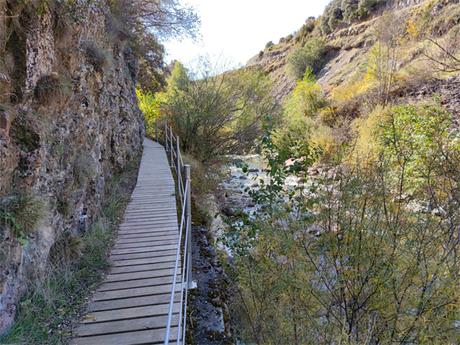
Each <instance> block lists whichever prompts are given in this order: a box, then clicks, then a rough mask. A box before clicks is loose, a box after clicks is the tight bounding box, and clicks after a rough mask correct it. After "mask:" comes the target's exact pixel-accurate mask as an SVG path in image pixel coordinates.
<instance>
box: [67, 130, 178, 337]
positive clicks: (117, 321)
mask: <svg viewBox="0 0 460 345" xmlns="http://www.w3.org/2000/svg"><path fill="white" fill-rule="evenodd" d="M178 237H179V232H178V222H177V210H176V197H175V187H174V180H173V176H172V174H171V168H170V166H169V163H168V160H167V157H166V153H165V150H164V148H163V146H161V145H159V144H158V143H156V142H153V141H151V140H149V139H145V141H144V153H143V156H142V161H141V166H140V170H139V176H138V181H137V185H136V188H135V189H134V192H133V194H132V198H131V201H130V203H129V204H128V207H127V209H126V213H125V217H124V220H123V223H122V224H121V226H120V230H119V232H118V237H117V240H116V242H115V245H114V247H113V249H112V251H111V256H110V259H111V265H112V266H111V269H110V272H109V274H108V275H107V276H106V277H105V280H104V282H103V283H102V284H101V285H100V286H99V288H98V289H97V291H96V292H95V294H94V295H93V297H92V299H91V301H90V303H89V305H88V313H87V314H86V315H85V317H84V318H83V319H82V321H81V322H80V324H79V325H78V327H77V328H76V330H75V335H76V337H75V338H74V339H73V340H72V342H71V344H73V345H95V344H98V345H104V344H110V345H115V344H123V345H135V344H147V343H148V344H162V343H163V342H164V338H165V333H166V324H167V318H168V309H169V300H170V297H171V289H172V282H173V275H174V264H175V260H176V250H177V244H178ZM179 271H180V270H179ZM178 278H179V279H178V281H180V277H178ZM176 291H180V284H178V285H177V287H176ZM179 308H180V306H179V303H176V304H175V305H174V312H175V315H174V318H173V324H172V326H173V328H172V329H171V334H172V338H171V340H175V334H176V332H175V330H176V329H177V324H178V314H177V313H178V311H179Z"/></svg>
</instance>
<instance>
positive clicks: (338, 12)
mask: <svg viewBox="0 0 460 345" xmlns="http://www.w3.org/2000/svg"><path fill="white" fill-rule="evenodd" d="M387 1H388V0H333V1H332V2H331V3H329V5H328V6H327V7H326V9H325V10H324V14H323V16H322V17H321V31H322V32H323V34H326V35H327V34H330V33H331V32H332V31H334V30H335V29H336V28H337V26H338V25H339V24H340V23H346V24H350V23H352V22H354V21H356V20H360V19H363V18H364V17H366V16H368V15H369V14H371V13H372V12H373V11H375V10H376V9H377V8H378V7H379V6H382V5H384V4H385V3H386V2H387Z"/></svg>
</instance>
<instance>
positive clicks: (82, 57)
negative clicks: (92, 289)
mask: <svg viewBox="0 0 460 345" xmlns="http://www.w3.org/2000/svg"><path fill="white" fill-rule="evenodd" d="M18 3H21V2H16V1H5V0H0V9H1V11H0V15H2V14H4V13H7V14H8V13H9V12H12V11H13V10H15V9H18V6H21V5H20V4H18ZM56 3H58V2H56ZM59 3H60V2H59ZM69 3H70V2H69ZM71 3H72V4H71V5H65V6H63V5H62V6H61V5H56V6H55V7H43V6H41V7H33V6H32V5H23V8H22V9H20V14H19V16H18V17H17V18H16V19H12V20H5V18H1V19H0V22H1V23H0V31H2V32H1V35H0V39H1V40H2V42H1V44H2V49H3V50H2V51H1V52H0V53H1V61H0V207H1V208H0V218H1V219H0V242H1V244H0V291H1V295H0V333H1V332H2V331H4V330H5V329H7V328H8V327H9V325H11V322H12V320H13V318H14V315H15V308H16V307H15V305H16V303H17V302H18V300H19V298H20V296H21V294H22V293H23V292H24V290H25V288H26V286H27V283H28V282H30V281H34V280H36V279H39V278H40V277H41V276H42V275H43V273H44V271H45V270H46V268H47V264H48V263H49V261H50V260H51V259H52V258H50V257H49V256H50V252H53V251H52V248H53V245H54V244H55V242H56V241H57V239H58V238H59V237H60V236H61V235H62V234H63V233H65V232H73V233H83V232H85V231H86V229H87V228H88V226H89V225H90V224H91V222H92V221H93V219H94V218H95V217H96V216H97V215H98V213H99V212H100V207H101V201H102V200H103V198H104V189H105V188H104V187H105V184H106V181H107V179H109V178H110V177H111V176H112V175H113V174H114V173H115V172H117V171H119V170H121V169H123V167H124V166H125V165H126V164H127V163H128V162H129V161H130V160H131V159H132V158H133V157H134V156H136V155H138V154H139V153H140V151H141V150H142V138H143V136H144V127H143V118H142V114H141V113H140V111H139V109H138V107H137V100H136V95H135V79H136V74H137V64H136V59H135V58H134V56H133V54H132V52H131V50H130V48H129V45H128V43H127V41H126V38H127V37H126V35H125V34H124V33H123V32H122V31H121V30H118V29H117V26H116V25H115V24H114V21H113V20H112V18H111V16H110V12H109V7H108V5H107V2H106V1H102V0H101V1H83V0H77V1H73V2H71ZM24 6H25V7H24ZM29 6H30V8H28V7H29ZM58 11H61V12H59V13H58ZM12 200H16V203H17V202H18V201H17V200H28V202H27V203H26V206H27V207H26V206H24V205H22V204H21V203H19V204H18V205H20V208H21V207H22V209H20V210H18V209H17V208H16V211H12V208H11V203H12ZM34 203H35V204H36V205H34ZM34 207H35V209H39V210H40V212H37V211H35V212H34V211H33V210H34ZM13 209H14V208H13ZM28 210H30V212H31V213H32V214H31V215H30V217H31V218H33V217H35V219H30V222H29V224H28V225H27V226H28V227H26V226H25V225H24V226H18V223H20V221H18V220H15V219H14V216H15V214H14V212H16V213H17V212H22V213H21V214H22V215H23V216H25V217H26V218H27V217H28V214H27V212H28Z"/></svg>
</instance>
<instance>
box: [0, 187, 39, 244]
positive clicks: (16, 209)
mask: <svg viewBox="0 0 460 345" xmlns="http://www.w3.org/2000/svg"><path fill="white" fill-rule="evenodd" d="M44 215H45V203H44V202H43V201H42V200H41V199H39V198H38V197H37V196H36V195H34V194H31V193H20V194H16V195H13V196H10V197H6V198H4V199H3V200H2V201H1V202H0V220H1V221H2V223H3V224H4V225H6V226H7V227H8V228H9V229H10V231H11V233H12V234H13V236H14V237H15V238H16V239H19V240H22V241H24V240H25V239H26V238H27V236H28V235H30V234H31V233H32V232H33V231H34V230H35V229H36V227H37V225H38V224H39V223H40V221H41V220H42V219H43V217H44Z"/></svg>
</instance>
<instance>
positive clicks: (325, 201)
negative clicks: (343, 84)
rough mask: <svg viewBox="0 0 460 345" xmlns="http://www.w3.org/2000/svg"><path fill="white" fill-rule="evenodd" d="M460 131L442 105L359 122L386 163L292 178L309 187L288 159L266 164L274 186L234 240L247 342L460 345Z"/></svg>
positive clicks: (378, 112) (362, 160) (396, 110)
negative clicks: (291, 183) (294, 184)
mask: <svg viewBox="0 0 460 345" xmlns="http://www.w3.org/2000/svg"><path fill="white" fill-rule="evenodd" d="M452 125H453V119H452V115H451V114H449V113H448V112H447V111H446V110H445V109H444V108H442V107H441V106H440V105H439V104H438V103H436V102H434V103H429V104H420V105H400V106H395V107H392V108H383V107H378V108H376V109H375V110H374V112H373V113H372V114H371V115H370V116H369V117H368V118H367V119H365V120H363V122H362V123H361V124H360V132H361V133H360V135H361V138H360V139H361V141H362V143H363V144H364V143H366V142H369V141H372V142H373V143H375V144H376V146H375V147H374V148H375V151H376V152H377V153H378V159H367V158H368V156H367V155H363V154H360V153H359V152H357V154H356V156H355V157H353V158H352V159H351V160H352V161H353V162H352V164H348V163H346V162H343V161H339V162H337V164H334V165H332V166H327V169H324V170H323V172H319V170H320V169H316V170H317V171H318V172H317V173H316V174H315V175H312V174H308V173H307V171H306V170H305V169H300V170H298V171H294V170H291V171H290V176H292V175H295V176H296V177H298V178H299V180H300V181H303V180H304V179H305V176H306V175H307V176H309V177H310V180H309V181H307V183H304V184H303V183H299V184H298V185H297V187H296V188H295V189H290V188H289V186H285V182H286V178H287V176H288V174H287V173H286V170H285V169H283V165H278V166H277V167H276V169H274V168H273V167H272V165H271V164H273V162H274V161H276V160H275V159H276V157H277V156H280V155H282V152H274V153H272V154H271V155H269V156H267V160H268V162H269V166H270V169H268V174H269V175H270V178H269V179H268V181H269V182H268V184H267V185H265V186H263V187H262V188H261V190H260V192H254V193H253V194H255V197H256V198H257V200H258V201H259V203H260V204H261V211H260V212H259V214H258V216H256V217H255V219H253V220H250V219H245V220H244V222H243V225H238V227H235V228H234V229H232V230H231V231H230V233H229V236H228V237H229V238H230V239H231V240H229V241H228V242H227V244H229V245H230V248H231V249H232V250H234V251H233V253H234V254H235V256H234V259H235V263H236V267H237V271H235V273H236V279H235V280H236V281H237V284H238V288H239V290H238V292H239V294H238V295H237V297H236V300H237V301H236V302H237V303H236V305H235V312H236V314H237V315H238V316H239V321H240V322H239V326H240V327H239V328H240V329H241V335H242V338H243V341H245V342H248V343H252V342H254V343H260V344H279V343H283V344H284V343H288V344H310V343H314V342H317V343H318V344H332V343H333V344H335V343H337V344H339V343H343V344H350V345H352V344H353V345H354V344H356V345H357V344H365V343H372V344H378V343H381V344H392V343H398V344H405V343H406V344H408V343H411V344H425V343H426V344H431V343H432V344H455V343H456V342H457V339H458V326H453V325H456V324H457V320H458V315H459V313H460V307H459V305H458V300H459V298H460V294H459V291H458V289H457V286H458V285H459V283H460V275H459V273H458V270H457V269H456V268H457V267H458V257H459V255H460V238H459V233H458V229H459V226H460V219H459V217H458V209H459V205H460V200H459V197H458V196H459V193H460V190H459V189H460V187H459V184H458V176H459V173H460V171H459V166H460V165H459V162H460V146H459V140H460V139H459V136H458V133H457V131H455V130H454V131H453V130H452ZM281 163H282V164H283V163H284V162H281ZM279 186H281V188H278V187H279ZM273 187H277V188H273ZM267 191H269V192H270V193H271V194H270V198H264V196H265V195H266V193H267ZM259 196H261V197H259ZM350 308H351V310H350ZM370 323H371V324H373V326H372V327H369V324H370ZM344 325H346V326H345V328H344Z"/></svg>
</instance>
